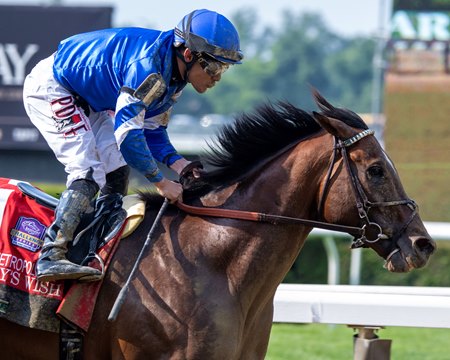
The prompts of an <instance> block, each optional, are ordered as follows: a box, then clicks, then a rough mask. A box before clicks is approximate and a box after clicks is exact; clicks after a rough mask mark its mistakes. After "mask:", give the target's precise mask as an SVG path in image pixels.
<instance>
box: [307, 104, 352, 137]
mask: <svg viewBox="0 0 450 360" xmlns="http://www.w3.org/2000/svg"><path fill="white" fill-rule="evenodd" d="M313 115H314V120H316V122H317V123H318V124H319V125H320V126H321V127H322V128H323V129H325V130H326V131H328V132H329V133H330V134H331V135H333V136H337V137H338V138H339V139H342V140H344V139H348V138H350V137H352V136H353V135H355V134H356V132H357V131H356V130H355V129H353V128H352V127H350V126H348V125H347V124H346V123H344V122H343V121H340V120H337V119H334V118H330V117H328V116H325V115H322V114H320V113H318V112H315V111H313Z"/></svg>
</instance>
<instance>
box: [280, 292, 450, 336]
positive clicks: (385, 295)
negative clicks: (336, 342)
mask: <svg viewBox="0 0 450 360" xmlns="http://www.w3.org/2000/svg"><path fill="white" fill-rule="evenodd" d="M273 321H274V322H283V323H324V324H345V325H363V326H409V327H428V328H447V329H448V328H450V288H438V287H408V286H405V287H403V286H353V285H297V284H281V285H280V286H279V287H278V290H277V292H276V295H275V309H274V319H273Z"/></svg>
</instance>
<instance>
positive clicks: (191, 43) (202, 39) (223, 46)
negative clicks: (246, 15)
mask: <svg viewBox="0 0 450 360" xmlns="http://www.w3.org/2000/svg"><path fill="white" fill-rule="evenodd" d="M181 44H184V45H185V46H186V47H187V48H189V49H190V50H191V51H192V52H197V53H200V54H206V55H209V56H210V57H212V58H214V59H215V60H218V61H221V62H224V63H228V64H240V63H241V60H242V59H243V57H244V56H243V54H242V51H241V49H240V41H239V34H238V32H237V30H236V28H235V27H234V26H233V24H232V23H231V22H230V21H229V20H228V19H227V18H226V17H225V16H223V15H221V14H219V13H216V12H214V11H210V10H206V9H202V10H194V11H193V12H191V13H190V14H188V15H186V16H185V17H183V19H182V20H181V21H180V22H179V24H178V25H177V26H176V27H175V40H174V45H175V46H177V47H178V46H180V45H181Z"/></svg>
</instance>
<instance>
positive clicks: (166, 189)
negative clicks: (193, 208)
mask: <svg viewBox="0 0 450 360" xmlns="http://www.w3.org/2000/svg"><path fill="white" fill-rule="evenodd" d="M153 184H154V185H155V186H156V190H157V191H158V193H159V194H160V195H161V196H164V197H165V198H167V199H169V201H170V202H171V203H172V204H174V203H176V202H177V201H178V200H180V201H181V200H182V194H183V187H182V186H181V184H179V183H176V182H174V181H170V180H168V179H166V178H164V179H162V180H161V181H159V182H155V183H153Z"/></svg>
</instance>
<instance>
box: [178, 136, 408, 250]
mask: <svg viewBox="0 0 450 360" xmlns="http://www.w3.org/2000/svg"><path fill="white" fill-rule="evenodd" d="M373 134H374V131H373V130H364V131H362V132H360V133H358V134H356V135H355V136H353V137H351V138H349V139H347V140H340V139H338V138H337V137H335V138H334V141H335V145H334V148H333V154H332V159H331V162H330V166H329V168H328V172H327V175H326V180H325V186H324V188H323V191H322V194H321V196H320V201H319V214H322V211H323V207H324V204H325V200H326V194H327V190H328V188H329V186H330V179H331V175H332V172H333V168H334V165H335V164H336V162H337V157H338V156H337V155H338V153H340V155H341V157H342V159H343V162H344V164H345V168H346V170H347V172H348V174H349V176H350V180H351V184H352V188H353V192H354V194H355V198H356V207H357V209H358V214H359V217H360V219H361V220H362V221H363V223H364V224H363V225H362V226H361V227H354V226H347V225H339V224H332V223H327V222H323V221H316V220H308V219H301V218H294V217H289V216H282V215H273V214H265V213H260V212H253V211H243V210H230V209H218V208H210V207H198V206H192V205H187V204H184V203H183V202H180V201H178V202H177V203H176V205H177V206H178V208H179V209H181V210H183V211H185V212H187V213H188V214H192V215H199V216H211V217H220V218H228V219H238V220H248V221H255V222H264V223H270V224H275V225H277V224H297V225H305V226H310V227H317V228H320V229H325V230H332V231H337V232H343V233H348V234H351V235H353V236H354V239H353V243H352V246H351V247H352V248H353V249H354V248H359V247H367V246H368V245H370V244H373V243H376V242H377V241H379V240H386V239H388V238H389V237H388V236H387V235H385V234H383V230H382V228H381V226H380V225H379V224H377V223H375V222H371V221H370V219H369V216H368V212H369V210H370V209H371V208H373V207H381V206H397V205H407V206H408V207H409V208H410V209H411V210H412V213H411V215H410V217H409V219H408V220H407V221H406V223H405V224H404V225H403V227H402V228H401V229H400V230H399V231H398V232H397V233H396V234H395V236H393V237H392V238H393V239H396V238H397V237H399V236H400V235H401V234H402V233H403V232H404V231H405V230H406V228H407V227H408V226H409V224H410V223H411V221H412V220H413V218H414V217H415V216H416V214H417V206H416V203H415V202H414V201H413V200H411V199H406V200H397V201H386V202H375V203H374V202H370V201H369V200H368V198H367V195H366V193H365V191H364V189H363V187H362V185H361V182H360V180H359V178H358V177H357V176H356V175H355V174H354V172H353V170H352V168H351V166H350V160H349V156H348V153H347V149H346V148H347V147H349V146H351V145H353V144H354V143H356V142H358V141H359V140H361V139H363V138H364V137H366V136H369V135H373ZM291 147H292V146H289V148H291ZM397 251H399V249H398V247H396V248H395V249H394V250H393V251H392V252H391V253H390V254H389V255H388V257H387V259H389V258H390V257H391V256H392V255H393V254H394V253H396V252H397Z"/></svg>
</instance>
